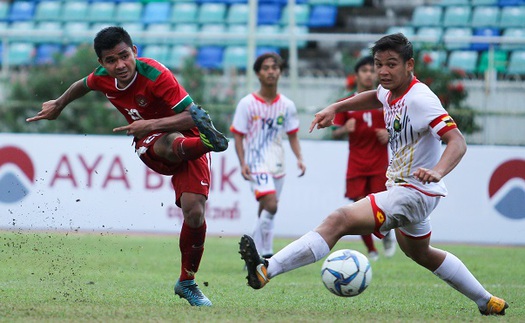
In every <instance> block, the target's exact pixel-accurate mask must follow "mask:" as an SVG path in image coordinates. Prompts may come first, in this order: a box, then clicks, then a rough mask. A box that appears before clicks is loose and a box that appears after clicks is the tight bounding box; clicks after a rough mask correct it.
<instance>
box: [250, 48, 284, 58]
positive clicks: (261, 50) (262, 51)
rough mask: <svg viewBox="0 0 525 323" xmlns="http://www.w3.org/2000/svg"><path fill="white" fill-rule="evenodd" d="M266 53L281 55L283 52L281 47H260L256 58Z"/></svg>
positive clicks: (257, 49)
mask: <svg viewBox="0 0 525 323" xmlns="http://www.w3.org/2000/svg"><path fill="white" fill-rule="evenodd" d="M266 53H277V54H280V53H281V51H280V49H279V47H272V46H260V47H257V48H256V49H255V57H259V56H261V55H262V54H266Z"/></svg>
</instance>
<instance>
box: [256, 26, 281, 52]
mask: <svg viewBox="0 0 525 323" xmlns="http://www.w3.org/2000/svg"><path fill="white" fill-rule="evenodd" d="M280 35H281V28H280V27H279V26H278V25H263V26H257V36H258V37H257V45H258V46H270V47H279V46H280V45H281V43H282V41H281V39H279V38H278V36H280Z"/></svg>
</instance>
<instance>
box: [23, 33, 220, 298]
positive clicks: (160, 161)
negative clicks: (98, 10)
mask: <svg viewBox="0 0 525 323" xmlns="http://www.w3.org/2000/svg"><path fill="white" fill-rule="evenodd" d="M94 49H95V52H96V54H97V57H98V62H99V63H100V66H99V67H98V68H97V69H95V71H94V72H92V73H91V74H89V75H88V76H87V77H85V78H83V79H81V80H78V81H77V82H75V83H73V84H72V85H71V86H70V87H69V88H68V89H67V90H66V91H65V92H64V93H63V94H62V95H61V96H60V97H59V98H58V99H56V100H50V101H47V102H44V103H43V104H42V110H41V111H40V112H39V113H38V114H37V115H36V116H34V117H32V118H28V119H27V121H28V122H32V121H37V120H41V119H49V120H54V119H56V118H57V117H58V116H59V115H60V113H61V112H62V110H63V109H64V108H65V107H66V106H67V105H68V104H69V103H71V102H72V101H74V100H76V99H78V98H80V97H82V96H84V95H85V94H87V93H89V92H90V91H101V92H103V93H104V94H105V95H106V97H107V98H108V100H109V101H110V102H111V103H112V104H113V105H114V106H115V107H116V108H117V109H118V110H119V111H120V112H121V113H122V114H123V115H124V117H125V118H126V120H127V122H128V123H129V124H128V125H126V126H122V127H118V128H115V129H113V131H125V132H126V133H127V134H128V135H132V136H133V137H134V139H133V141H134V143H135V151H136V152H137V154H138V156H139V157H140V159H141V160H142V161H143V162H144V163H145V164H146V165H147V166H148V167H149V168H151V169H152V170H154V171H156V172H158V173H160V174H164V175H171V176H172V178H171V181H172V183H173V187H174V189H175V193H176V194H175V195H176V204H177V206H179V207H180V208H182V213H183V214H184V222H183V225H182V228H181V233H180V239H179V247H180V251H181V273H180V277H179V279H178V280H177V282H176V284H175V293H176V294H177V295H179V296H180V297H182V298H185V299H186V300H187V301H188V302H189V303H190V304H191V305H194V306H211V305H212V303H211V302H210V300H209V299H208V298H207V297H206V296H204V294H202V292H201V291H200V289H199V287H198V286H197V284H196V283H195V280H194V277H195V273H196V272H197V270H198V268H199V264H200V261H201V258H202V254H203V252H204V240H205V237H206V221H205V218H204V211H205V203H206V199H207V198H208V193H209V184H210V169H209V164H208V158H207V156H206V154H207V153H208V152H210V151H223V150H226V148H227V147H228V141H227V139H226V138H225V137H224V136H223V135H222V134H221V133H220V132H218V131H217V130H216V129H215V128H214V127H213V124H212V122H211V120H210V118H209V116H208V114H207V113H206V112H205V111H204V110H203V109H201V108H200V107H198V106H196V105H195V104H194V103H193V100H192V98H191V97H190V96H189V95H188V93H187V92H186V90H185V89H184V88H183V87H182V86H181V85H180V84H179V83H178V81H177V80H176V78H175V77H174V76H173V74H172V73H171V72H170V71H169V70H168V69H167V68H166V67H164V65H162V64H160V63H158V62H157V61H155V60H153V59H149V58H143V57H141V58H137V47H136V46H134V45H133V42H132V40H131V37H130V36H129V34H128V33H127V32H126V31H125V30H124V29H123V28H121V27H107V28H104V29H102V30H101V31H99V32H98V33H97V35H96V37H95V40H94ZM195 126H197V127H198V129H197V128H196V127H195Z"/></svg>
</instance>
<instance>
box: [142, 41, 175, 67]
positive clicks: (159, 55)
mask: <svg viewBox="0 0 525 323" xmlns="http://www.w3.org/2000/svg"><path fill="white" fill-rule="evenodd" d="M168 54H169V47H168V46H167V45H146V46H144V48H143V49H142V56H143V57H147V58H153V59H154V60H157V61H159V62H160V63H162V64H164V63H166V62H167V61H168V58H169V57H168Z"/></svg>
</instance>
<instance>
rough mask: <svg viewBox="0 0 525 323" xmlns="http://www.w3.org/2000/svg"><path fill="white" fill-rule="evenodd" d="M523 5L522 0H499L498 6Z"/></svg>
mask: <svg viewBox="0 0 525 323" xmlns="http://www.w3.org/2000/svg"><path fill="white" fill-rule="evenodd" d="M520 5H523V0H499V1H498V6H500V7H506V6H512V7H514V6H520Z"/></svg>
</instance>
